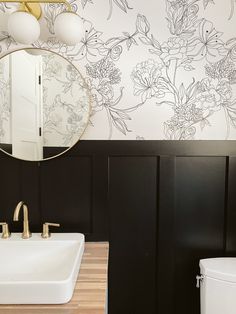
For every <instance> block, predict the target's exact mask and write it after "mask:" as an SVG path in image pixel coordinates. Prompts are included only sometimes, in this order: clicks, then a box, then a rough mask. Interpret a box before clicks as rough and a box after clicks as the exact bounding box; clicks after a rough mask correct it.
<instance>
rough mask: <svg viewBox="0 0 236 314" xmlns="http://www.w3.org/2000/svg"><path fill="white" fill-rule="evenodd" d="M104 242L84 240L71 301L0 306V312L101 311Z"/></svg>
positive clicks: (104, 288) (88, 313)
mask: <svg viewBox="0 0 236 314" xmlns="http://www.w3.org/2000/svg"><path fill="white" fill-rule="evenodd" d="M108 249H109V245H108V243H101V242H96V243H95V242H87V243H86V244H85V252H84V255H83V259H82V263H81V267H80V272H79V276H78V279H77V283H76V287H75V290H74V295H73V297H72V299H71V301H70V302H69V303H67V304H63V305H0V314H11V313H14V314H104V313H105V310H106V297H107V283H108V281H107V270H108Z"/></svg>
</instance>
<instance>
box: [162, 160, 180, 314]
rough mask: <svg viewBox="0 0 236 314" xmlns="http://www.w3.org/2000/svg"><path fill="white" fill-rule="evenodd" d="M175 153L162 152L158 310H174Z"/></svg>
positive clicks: (164, 311)
mask: <svg viewBox="0 0 236 314" xmlns="http://www.w3.org/2000/svg"><path fill="white" fill-rule="evenodd" d="M175 168H176V158H175V156H160V174H159V212H158V222H159V225H158V265H157V271H158V291H157V296H158V310H157V313H158V314H163V313H165V314H173V313H174V296H175V294H174V284H175V239H174V218H175V217H174V215H175V176H176V173H175V172H176V170H175Z"/></svg>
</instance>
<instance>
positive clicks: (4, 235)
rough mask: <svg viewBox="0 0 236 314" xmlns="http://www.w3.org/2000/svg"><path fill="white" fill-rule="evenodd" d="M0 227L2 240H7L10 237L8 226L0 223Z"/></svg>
mask: <svg viewBox="0 0 236 314" xmlns="http://www.w3.org/2000/svg"><path fill="white" fill-rule="evenodd" d="M0 226H2V239H8V238H9V237H10V236H11V233H10V232H9V228H8V224H7V223H6V222H0Z"/></svg>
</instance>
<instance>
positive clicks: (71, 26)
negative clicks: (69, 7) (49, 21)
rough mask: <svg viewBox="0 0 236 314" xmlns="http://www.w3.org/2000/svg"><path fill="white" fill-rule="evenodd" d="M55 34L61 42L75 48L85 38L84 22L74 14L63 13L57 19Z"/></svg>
mask: <svg viewBox="0 0 236 314" xmlns="http://www.w3.org/2000/svg"><path fill="white" fill-rule="evenodd" d="M54 32H55V35H56V36H57V38H58V39H59V40H60V41H62V42H63V43H65V44H66V45H68V46H74V45H76V44H77V43H78V42H80V41H81V39H82V38H83V35H84V26H83V21H82V19H81V18H80V17H79V15H77V14H75V13H73V12H69V11H66V12H62V13H60V14H58V16H57V17H56V19H55V22H54Z"/></svg>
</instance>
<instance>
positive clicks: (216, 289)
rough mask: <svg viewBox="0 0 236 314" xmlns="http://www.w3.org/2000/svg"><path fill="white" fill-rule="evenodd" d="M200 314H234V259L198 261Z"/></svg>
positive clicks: (235, 280)
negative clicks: (199, 272) (199, 271)
mask: <svg viewBox="0 0 236 314" xmlns="http://www.w3.org/2000/svg"><path fill="white" fill-rule="evenodd" d="M200 270H201V276H200V277H199V276H198V277H197V279H198V281H200V289H201V314H236V258H227V257H226V258H210V259H202V260H200Z"/></svg>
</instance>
